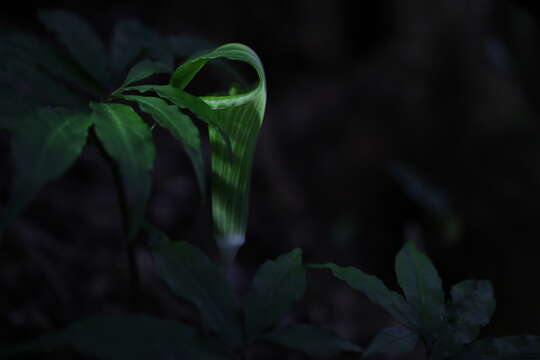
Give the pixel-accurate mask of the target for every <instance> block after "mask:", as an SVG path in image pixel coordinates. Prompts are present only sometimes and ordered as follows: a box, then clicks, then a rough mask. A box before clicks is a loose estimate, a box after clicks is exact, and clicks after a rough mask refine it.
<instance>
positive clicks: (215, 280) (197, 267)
mask: <svg viewBox="0 0 540 360" xmlns="http://www.w3.org/2000/svg"><path fill="white" fill-rule="evenodd" d="M146 229H147V231H148V232H149V234H150V240H149V248H150V251H151V252H152V255H153V258H154V262H155V265H156V268H157V271H158V273H159V275H160V276H161V278H163V280H164V281H165V282H166V283H167V285H168V286H169V288H170V289H171V291H172V293H173V294H174V295H176V296H177V297H179V298H181V299H184V300H187V301H189V302H191V303H193V304H194V305H195V306H196V307H197V309H198V310H199V313H200V318H201V324H202V328H204V329H205V330H206V334H207V335H206V336H203V335H201V333H200V332H199V331H197V329H196V328H194V327H193V326H189V325H187V324H185V323H182V322H179V321H171V320H163V319H159V318H154V317H151V316H146V315H121V316H118V315H115V316H105V315H104V316H98V317H94V318H91V319H87V320H83V321H81V322H79V323H76V324H74V325H71V326H70V327H68V328H67V329H66V330H64V331H60V332H58V333H56V334H49V335H45V336H42V337H41V338H39V339H38V340H36V341H33V342H31V343H29V344H25V345H22V346H20V347H18V348H15V349H12V350H11V351H10V352H8V353H7V355H8V356H9V355H11V356H13V357H16V356H21V355H24V354H26V353H27V352H36V351H50V350H53V349H57V348H63V347H71V348H75V349H76V350H78V351H79V352H81V353H82V354H85V355H87V356H95V357H97V358H99V359H105V360H109V359H110V360H116V359H130V360H134V359H140V360H146V359H162V358H163V359H169V358H172V357H174V358H178V359H200V360H206V359H212V360H213V359H216V360H218V359H232V358H235V357H236V356H240V357H241V358H245V353H246V351H247V349H248V346H249V345H250V344H252V343H255V342H260V341H267V342H270V343H275V344H278V345H282V346H286V347H289V348H292V349H296V350H301V351H304V352H306V353H307V354H309V355H312V356H323V357H328V356H333V355H335V354H337V353H338V352H340V351H353V352H359V351H361V348H360V347H358V346H356V345H353V344H351V343H349V342H347V341H345V340H342V339H340V338H339V337H338V336H336V335H335V334H334V333H333V332H332V331H330V330H327V329H323V328H319V327H316V326H312V325H307V324H293V325H289V326H286V327H277V328H276V327H275V326H276V324H277V323H278V321H279V320H280V319H281V318H282V317H283V315H284V314H285V313H286V312H288V311H290V309H291V306H292V304H293V303H294V302H295V301H297V300H299V299H300V298H301V297H302V296H303V293H304V290H305V287H306V275H305V269H304V267H303V265H302V253H301V251H300V250H299V249H296V250H293V251H292V252H291V253H289V254H285V255H282V256H280V257H278V258H277V259H276V260H275V261H267V262H266V263H265V264H264V265H262V266H261V267H260V268H259V270H258V271H257V273H256V274H255V278H254V280H253V285H252V288H251V291H250V292H249V294H248V295H247V297H246V299H245V304H244V307H243V309H239V308H238V306H237V304H236V303H235V299H234V296H233V291H232V289H231V286H230V283H229V282H228V281H227V279H226V278H225V276H224V275H223V272H222V271H221V269H220V268H219V267H218V266H217V265H216V264H214V263H213V262H212V261H211V260H210V259H208V257H206V255H204V253H202V252H201V251H200V250H198V249H197V248H195V247H193V246H191V245H189V244H188V243H185V242H171V241H169V240H168V239H167V237H166V236H165V235H164V234H163V233H161V232H160V231H159V230H157V229H155V228H153V227H152V226H149V225H147V226H146Z"/></svg>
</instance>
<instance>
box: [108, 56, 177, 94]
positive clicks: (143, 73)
mask: <svg viewBox="0 0 540 360" xmlns="http://www.w3.org/2000/svg"><path fill="white" fill-rule="evenodd" d="M170 71H171V68H170V67H168V66H167V65H164V64H162V63H159V62H154V61H150V60H143V61H141V62H139V63H137V64H136V65H135V66H133V68H131V70H130V71H129V73H128V74H127V77H126V80H125V81H124V83H123V84H122V86H121V88H123V87H125V86H127V85H129V84H132V83H134V82H137V81H140V80H142V79H146V78H147V77H149V76H152V75H154V74H160V73H168V72H170ZM116 92H118V90H116V91H115V93H116Z"/></svg>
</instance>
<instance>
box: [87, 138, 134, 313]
mask: <svg viewBox="0 0 540 360" xmlns="http://www.w3.org/2000/svg"><path fill="white" fill-rule="evenodd" d="M91 140H94V142H95V143H96V144H98V147H99V149H100V151H101V153H102V155H103V156H104V157H105V159H107V161H108V162H109V163H110V164H111V167H112V171H113V180H114V185H115V187H116V193H117V195H118V201H119V203H120V212H121V214H122V225H123V228H124V234H125V235H126V237H127V236H128V233H129V206H128V203H127V199H126V196H125V193H124V186H123V184H122V177H121V175H120V172H119V171H118V167H117V166H116V164H115V163H114V161H113V160H112V159H111V157H110V156H109V155H108V154H107V152H106V151H105V149H104V148H103V146H102V145H101V143H100V142H99V141H96V136H95V134H94V133H91ZM127 257H128V259H127V260H128V272H129V287H130V293H131V295H130V297H131V310H132V311H133V312H139V311H140V308H141V300H140V291H141V285H140V282H141V280H140V279H141V278H140V274H139V266H138V264H137V244H136V241H135V239H132V240H129V241H128V244H127Z"/></svg>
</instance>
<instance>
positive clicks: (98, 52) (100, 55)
mask: <svg viewBox="0 0 540 360" xmlns="http://www.w3.org/2000/svg"><path fill="white" fill-rule="evenodd" d="M39 19H40V20H41V22H42V23H43V24H44V25H45V26H46V27H47V29H48V30H49V31H51V32H53V33H54V34H55V35H56V36H57V37H58V39H59V40H60V41H61V42H62V43H63V44H64V45H65V46H66V47H67V49H68V51H69V52H70V54H71V55H72V56H73V58H74V59H75V60H77V62H78V63H79V64H81V66H82V67H83V68H84V70H85V71H86V72H87V73H88V74H89V75H91V76H93V77H94V78H95V79H96V80H97V81H99V83H100V84H101V85H103V86H104V87H107V86H108V85H109V81H110V77H109V76H110V75H109V69H108V65H107V57H108V56H107V55H108V54H107V52H106V50H105V47H104V46H103V43H102V42H101V40H100V39H99V37H98V36H97V34H96V33H95V32H94V30H93V29H92V28H91V27H90V25H89V24H88V23H87V22H86V21H84V20H83V19H82V18H81V17H79V16H78V15H76V14H74V13H71V12H68V11H65V10H44V11H41V12H40V13H39Z"/></svg>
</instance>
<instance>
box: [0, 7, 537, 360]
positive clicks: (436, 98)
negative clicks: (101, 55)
mask: <svg viewBox="0 0 540 360" xmlns="http://www.w3.org/2000/svg"><path fill="white" fill-rule="evenodd" d="M518 5H519V6H520V7H518ZM527 5H528V4H527V3H525V2H521V3H516V2H508V1H502V0H501V1H495V0H476V1H467V0H436V1H434V0H408V1H400V0H384V1H383V0H380V1H362V2H358V1H350V0H343V1H320V2H319V1H310V0H297V1H287V2H282V1H259V2H248V1H235V2H218V1H210V2H205V1H198V2H187V1H177V2H170V3H163V4H156V3H149V2H145V1H130V2H125V1H117V2H112V3H100V2H87V3H85V2H77V3H74V2H67V1H48V2H38V1H36V2H25V3H20V4H15V7H14V8H13V9H12V10H7V11H3V12H2V14H0V18H1V28H3V30H24V31H28V32H32V33H37V34H39V36H41V37H43V38H47V37H48V36H49V35H48V34H46V33H45V29H44V28H43V27H42V26H41V25H40V24H39V22H38V21H37V17H36V11H37V9H44V8H63V9H67V10H71V11H74V12H76V13H78V14H80V15H82V16H83V17H85V18H86V19H87V20H88V21H89V22H90V23H91V24H92V25H93V27H94V28H95V29H97V31H98V32H99V34H100V36H101V37H102V39H103V40H104V41H106V42H107V43H108V42H110V40H111V34H112V30H113V28H114V25H115V23H116V22H118V21H119V20H124V19H128V18H136V19H139V20H140V21H142V22H144V23H145V24H146V25H148V26H149V27H152V28H154V29H155V30H157V31H158V32H160V33H162V34H178V35H194V36H197V37H199V38H202V39H206V40H208V41H209V42H210V43H216V44H221V43H225V42H242V43H245V44H247V45H249V46H251V47H252V48H254V49H255V51H257V53H258V54H259V56H260V57H261V58H262V60H263V62H264V65H265V68H266V72H267V77H268V93H269V102H268V115H267V118H266V120H265V123H264V126H263V129H262V132H261V136H260V141H259V146H258V151H257V154H256V159H255V166H254V176H253V186H252V194H251V211H250V220H249V230H248V238H247V245H246V246H245V247H244V248H243V249H242V250H241V251H240V254H239V263H240V267H239V269H238V271H237V273H236V274H235V276H236V279H235V280H236V282H237V284H236V285H237V289H238V292H239V293H244V292H245V290H246V284H248V283H249V280H250V277H251V276H252V274H253V271H254V270H255V269H256V267H257V266H259V265H260V264H261V263H262V262H263V261H264V260H266V259H267V258H270V257H271V258H274V257H276V256H277V255H279V254H281V253H284V252H286V251H289V250H290V249H292V248H293V247H302V248H303V249H304V250H305V258H306V261H308V262H327V261H332V262H335V263H337V264H340V265H354V266H357V267H360V268H362V269H363V270H365V271H366V272H369V273H375V274H377V275H378V276H380V277H381V278H382V279H383V280H384V281H385V282H387V283H389V284H393V285H395V280H394V274H393V259H394V254H395V253H396V252H397V251H398V249H399V248H400V247H401V246H402V244H403V241H404V240H406V239H410V238H415V239H417V240H419V241H420V243H421V244H422V246H423V247H424V249H425V251H426V252H427V253H428V254H429V256H430V257H431V258H432V259H433V261H434V263H435V265H436V266H437V268H438V269H439V271H440V272H441V276H442V278H443V280H444V283H445V284H448V286H450V284H453V283H455V282H457V281H459V280H461V279H465V278H488V279H491V280H492V281H493V283H494V287H495V292H496V297H497V310H496V313H495V317H494V321H493V323H492V324H491V325H490V326H489V327H488V328H486V330H485V331H484V332H483V335H484V336H485V335H510V334H521V333H533V334H540V305H539V304H540V288H539V287H538V286H537V281H536V278H537V276H536V275H537V274H538V260H539V259H540V257H539V255H538V252H537V251H536V249H537V248H538V246H537V243H538V239H539V238H540V227H539V226H538V224H539V223H540V141H539V140H538V139H539V138H540V120H539V119H540V118H539V111H540V95H539V94H540V91H539V90H540V88H539V86H538V82H539V80H540V73H539V70H538V66H537V64H538V63H539V54H540V38H539V36H538V35H539V33H538V29H539V28H538V24H539V17H538V14H539V12H537V10H536V9H535V8H532V7H530V6H527ZM239 70H240V71H244V70H245V69H243V68H240V69H239ZM219 74H220V72H219V71H216V70H209V71H205V72H204V73H203V74H202V76H201V78H200V79H198V80H197V81H196V83H194V84H193V86H192V87H191V88H190V90H191V91H193V92H195V93H198V94H200V92H201V91H202V90H204V89H208V88H210V89H212V90H214V89H215V90H222V88H223V87H221V88H220V86H221V84H222V83H223V77H220V75H219ZM251 75H253V74H249V73H247V74H246V76H247V78H249V77H250V76H251ZM216 84H220V86H217V88H216ZM154 134H155V136H156V138H157V147H158V156H157V163H156V169H155V171H154V181H155V183H154V190H153V195H152V199H151V202H150V217H151V218H152V219H153V220H154V222H155V223H156V224H158V225H159V226H160V227H161V228H162V229H164V230H166V231H167V232H168V233H169V234H170V236H171V238H172V239H181V240H189V241H191V242H192V243H194V244H196V245H198V246H200V247H203V248H204V249H206V250H207V251H208V252H210V253H211V254H213V255H214V256H215V255H216V249H215V248H214V242H213V240H212V238H211V231H210V226H209V224H210V215H209V208H208V206H204V205H201V201H200V197H199V194H198V192H197V187H196V180H195V176H194V174H193V173H192V169H191V167H190V164H189V160H188V158H187V157H186V156H185V155H184V154H183V153H182V151H181V149H179V147H178V145H177V143H176V142H175V140H174V139H173V138H172V137H170V136H169V135H167V134H166V133H165V132H161V131H159V130H157V129H156V131H155V133H154ZM7 140H8V136H7V134H6V133H0V200H1V203H2V204H5V201H6V199H7V191H8V189H9V183H10V181H11V176H12V165H11V163H10V160H9V148H8V141H7ZM114 191H115V190H114V186H113V177H112V174H111V171H110V168H109V166H108V164H107V163H106V161H104V160H103V159H102V158H101V155H100V153H99V150H98V149H97V148H87V149H86V150H85V151H84V153H83V156H82V158H81V159H80V160H79V161H78V162H77V163H76V165H75V166H74V167H73V168H72V169H71V170H70V171H69V172H68V174H67V175H66V176H64V177H63V178H62V179H60V180H58V181H55V182H54V183H51V184H49V185H47V186H46V188H45V189H44V191H42V192H41V194H40V195H39V197H38V199H36V200H35V201H34V203H33V204H32V206H31V207H30V208H29V209H28V210H27V211H26V213H25V215H24V216H22V217H21V218H20V219H19V220H18V222H17V224H16V225H15V226H14V227H13V228H12V229H11V230H10V232H9V235H8V236H7V237H6V239H4V243H3V244H1V247H2V250H1V251H0V294H2V296H0V339H2V340H1V341H2V342H3V343H13V342H17V341H20V340H22V339H26V338H28V337H30V336H34V335H36V334H39V333H42V332H44V331H49V330H51V329H54V328H57V327H62V326H65V325H66V324H68V323H70V322H71V321H74V320H77V319H80V318H82V317H84V316H88V315H91V314H95V313H97V312H117V311H124V310H126V309H127V304H128V303H129V299H128V298H129V291H128V281H127V276H128V274H127V259H126V258H125V255H124V252H123V249H124V247H125V243H124V240H123V235H122V226H121V215H120V210H119V209H118V207H117V202H116V198H115V192H114ZM139 258H140V262H141V266H142V268H143V282H144V286H145V310H146V311H148V312H153V313H157V314H160V315H162V316H168V317H173V318H174V317H178V318H183V319H189V318H192V317H193V316H194V315H193V309H191V308H189V307H187V306H184V305H181V306H179V305H177V303H176V302H175V301H174V300H173V299H172V298H171V295H170V294H168V292H167V291H166V290H165V289H164V287H163V285H162V284H161V283H160V282H159V281H158V280H157V278H156V276H155V273H154V271H153V269H152V265H151V260H150V258H149V256H148V254H146V252H144V251H143V250H142V249H141V251H140V253H139ZM290 316H291V317H294V318H296V319H299V320H304V321H306V320H307V321H311V322H314V323H321V324H326V325H328V326H330V327H333V328H334V329H336V330H337V331H338V332H339V333H340V334H341V335H342V336H345V337H347V338H349V339H354V340H356V341H357V342H359V343H360V344H365V343H366V342H367V341H368V340H369V338H370V337H371V336H372V335H373V334H374V333H375V331H376V330H378V329H380V328H381V327H382V326H384V325H387V323H388V322H389V321H391V320H390V318H389V317H388V316H387V315H386V314H385V313H384V312H383V311H382V310H380V309H379V308H377V307H375V306H374V305H372V304H370V303H369V302H368V301H367V300H366V299H365V298H364V297H362V296H361V295H359V294H355V293H353V292H352V291H350V290H349V289H347V288H346V287H345V286H344V285H343V284H340V283H338V282H337V281H334V280H332V279H331V278H330V276H326V275H325V274H319V273H314V274H312V275H310V285H309V288H308V293H307V297H306V299H305V300H304V301H303V302H302V303H301V304H299V306H298V308H297V312H295V313H294V314H291V315H290ZM254 351H255V352H257V351H260V354H259V355H258V358H261V359H264V358H266V357H268V358H272V356H275V355H276V354H277V353H279V351H280V350H278V349H273V348H271V349H270V348H269V349H255V350H254ZM291 356H296V357H290V358H291V359H292V358H294V359H299V358H301V356H300V355H298V354H295V355H291Z"/></svg>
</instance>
